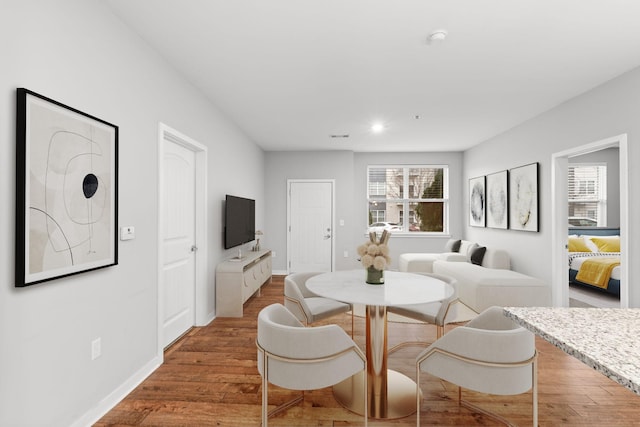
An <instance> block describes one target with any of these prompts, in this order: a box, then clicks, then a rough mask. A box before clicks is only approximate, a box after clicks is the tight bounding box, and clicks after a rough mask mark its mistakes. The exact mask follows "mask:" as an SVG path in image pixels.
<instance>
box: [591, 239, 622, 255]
mask: <svg viewBox="0 0 640 427" xmlns="http://www.w3.org/2000/svg"><path fill="white" fill-rule="evenodd" d="M591 241H592V242H593V243H595V244H596V246H597V247H598V249H600V252H620V237H619V236H613V237H592V238H591Z"/></svg>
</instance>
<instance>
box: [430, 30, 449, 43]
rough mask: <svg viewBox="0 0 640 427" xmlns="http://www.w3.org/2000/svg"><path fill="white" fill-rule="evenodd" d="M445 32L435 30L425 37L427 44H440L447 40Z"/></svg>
mask: <svg viewBox="0 0 640 427" xmlns="http://www.w3.org/2000/svg"><path fill="white" fill-rule="evenodd" d="M447 34H448V33H447V30H435V31H433V32H431V34H429V37H427V43H434V42H441V41H443V40H444V39H446V38H447Z"/></svg>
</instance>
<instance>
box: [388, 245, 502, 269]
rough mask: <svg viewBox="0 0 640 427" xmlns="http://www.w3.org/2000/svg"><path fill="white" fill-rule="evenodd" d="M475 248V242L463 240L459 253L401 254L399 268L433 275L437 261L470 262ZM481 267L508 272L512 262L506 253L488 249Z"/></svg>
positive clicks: (500, 250)
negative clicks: (469, 252)
mask: <svg viewBox="0 0 640 427" xmlns="http://www.w3.org/2000/svg"><path fill="white" fill-rule="evenodd" d="M449 243H451V241H449V242H447V244H449ZM473 246H474V242H470V241H468V240H461V241H460V248H459V250H458V251H457V252H443V253H405V254H401V255H400V258H399V260H398V266H399V269H400V271H410V272H416V273H433V272H434V271H433V263H434V262H435V261H454V262H468V261H469V258H468V251H469V249H471V248H472V247H473ZM481 265H482V266H483V267H486V268H502V269H506V270H508V269H509V268H510V267H511V261H510V259H509V254H508V253H507V252H506V251H504V250H502V249H495V248H487V249H486V251H485V253H484V257H483V258H482V264H481Z"/></svg>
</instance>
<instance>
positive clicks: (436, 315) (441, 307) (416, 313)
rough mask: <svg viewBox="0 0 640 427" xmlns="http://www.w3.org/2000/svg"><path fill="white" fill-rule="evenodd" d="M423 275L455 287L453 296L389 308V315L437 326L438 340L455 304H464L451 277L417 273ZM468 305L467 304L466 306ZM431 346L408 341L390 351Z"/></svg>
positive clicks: (425, 343) (426, 343)
mask: <svg viewBox="0 0 640 427" xmlns="http://www.w3.org/2000/svg"><path fill="white" fill-rule="evenodd" d="M415 274H422V275H423V276H430V277H433V278H436V279H439V280H442V281H443V282H445V283H448V284H449V285H451V286H452V287H453V294H452V295H451V296H450V297H449V298H447V299H444V300H442V301H437V302H430V303H426V304H411V305H398V306H389V307H387V312H388V313H394V314H399V315H401V316H404V317H408V318H410V319H415V320H419V321H421V322H425V323H427V324H430V325H435V326H436V339H438V338H440V337H441V336H443V335H444V332H445V325H446V324H447V316H448V314H449V312H450V310H451V307H453V305H454V304H464V303H463V302H462V301H460V300H459V299H458V296H457V295H458V281H457V280H456V279H454V278H453V277H450V276H445V275H443V274H436V273H415ZM465 305H466V304H465ZM429 344H431V343H430V342H426V341H408V342H403V343H400V344H398V345H396V346H394V347H392V348H390V349H389V353H393V352H394V351H396V350H399V349H400V348H402V347H405V346H408V345H424V346H427V345H429Z"/></svg>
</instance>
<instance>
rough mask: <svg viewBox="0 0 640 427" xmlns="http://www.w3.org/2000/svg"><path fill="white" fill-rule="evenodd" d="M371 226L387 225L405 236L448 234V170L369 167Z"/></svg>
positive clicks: (428, 167)
mask: <svg viewBox="0 0 640 427" xmlns="http://www.w3.org/2000/svg"><path fill="white" fill-rule="evenodd" d="M367 183H368V194H367V202H368V204H369V208H368V213H369V218H368V220H369V222H368V223H369V224H370V226H371V224H373V223H375V222H379V221H385V222H387V223H389V224H393V225H394V229H398V228H400V229H401V231H402V232H406V233H409V232H431V233H446V232H448V229H447V228H448V225H447V224H448V212H449V209H448V207H449V188H448V187H449V184H448V183H449V169H448V168H447V167H446V166H426V165H425V166H422V165H420V166H369V167H368V168H367Z"/></svg>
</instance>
